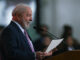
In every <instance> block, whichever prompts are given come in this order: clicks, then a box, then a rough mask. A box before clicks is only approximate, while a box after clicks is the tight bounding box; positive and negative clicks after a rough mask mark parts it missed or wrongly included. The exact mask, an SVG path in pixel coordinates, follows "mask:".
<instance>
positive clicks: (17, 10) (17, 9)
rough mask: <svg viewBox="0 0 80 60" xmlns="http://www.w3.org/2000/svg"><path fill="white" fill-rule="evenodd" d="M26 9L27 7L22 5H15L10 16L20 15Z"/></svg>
mask: <svg viewBox="0 0 80 60" xmlns="http://www.w3.org/2000/svg"><path fill="white" fill-rule="evenodd" d="M27 7H28V8H30V7H29V6H28V5H26V4H22V3H21V4H18V5H16V7H15V8H14V10H13V11H12V16H16V14H18V15H22V14H23V13H24V12H26V9H27Z"/></svg>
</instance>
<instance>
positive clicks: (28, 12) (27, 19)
mask: <svg viewBox="0 0 80 60" xmlns="http://www.w3.org/2000/svg"><path fill="white" fill-rule="evenodd" d="M30 21H32V10H31V9H30V8H27V9H26V12H25V13H23V24H24V26H25V28H28V27H29V24H30Z"/></svg>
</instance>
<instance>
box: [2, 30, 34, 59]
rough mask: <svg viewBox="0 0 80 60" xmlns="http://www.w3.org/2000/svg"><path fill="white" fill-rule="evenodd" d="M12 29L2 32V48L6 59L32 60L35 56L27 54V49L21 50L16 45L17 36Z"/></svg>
mask: <svg viewBox="0 0 80 60" xmlns="http://www.w3.org/2000/svg"><path fill="white" fill-rule="evenodd" d="M14 33H15V32H13V31H12V30H9V29H8V30H5V31H4V32H3V34H2V40H3V42H2V43H3V50H4V54H5V56H6V58H7V59H10V60H32V58H33V60H34V59H35V57H33V55H29V53H28V52H27V51H22V50H21V49H19V48H18V47H17V40H16V39H17V37H16V34H14Z"/></svg>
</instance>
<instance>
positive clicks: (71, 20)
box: [0, 0, 80, 43]
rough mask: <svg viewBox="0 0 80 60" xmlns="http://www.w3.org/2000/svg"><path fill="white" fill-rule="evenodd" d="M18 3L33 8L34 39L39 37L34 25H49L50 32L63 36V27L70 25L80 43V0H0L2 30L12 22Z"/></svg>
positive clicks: (0, 24) (32, 35) (0, 27)
mask: <svg viewBox="0 0 80 60" xmlns="http://www.w3.org/2000/svg"><path fill="white" fill-rule="evenodd" d="M18 3H25V4H27V5H29V6H30V7H31V8H32V13H33V21H32V23H31V27H30V28H29V33H30V36H31V38H32V39H33V41H35V40H36V39H37V38H38V37H39V34H38V33H37V32H36V31H35V30H34V29H33V26H37V27H39V26H40V25H43V24H44V25H47V26H48V30H49V32H50V33H52V34H54V35H55V36H57V37H61V35H62V34H63V32H64V31H63V30H64V28H63V27H64V26H65V25H68V26H70V27H71V28H72V31H73V32H72V35H73V37H74V38H75V39H76V41H78V42H79V43H80V27H79V24H80V0H0V30H1V29H2V28H4V27H6V26H7V25H8V24H9V23H10V21H11V19H12V15H11V14H12V10H13V9H14V7H15V5H16V4H18Z"/></svg>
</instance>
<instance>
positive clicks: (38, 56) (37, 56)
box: [36, 51, 44, 60]
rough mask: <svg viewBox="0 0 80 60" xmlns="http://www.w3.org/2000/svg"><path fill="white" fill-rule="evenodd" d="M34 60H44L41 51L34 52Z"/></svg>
mask: <svg viewBox="0 0 80 60" xmlns="http://www.w3.org/2000/svg"><path fill="white" fill-rule="evenodd" d="M36 58H37V59H38V60H42V59H43V58H44V53H43V52H41V51H38V52H36Z"/></svg>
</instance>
